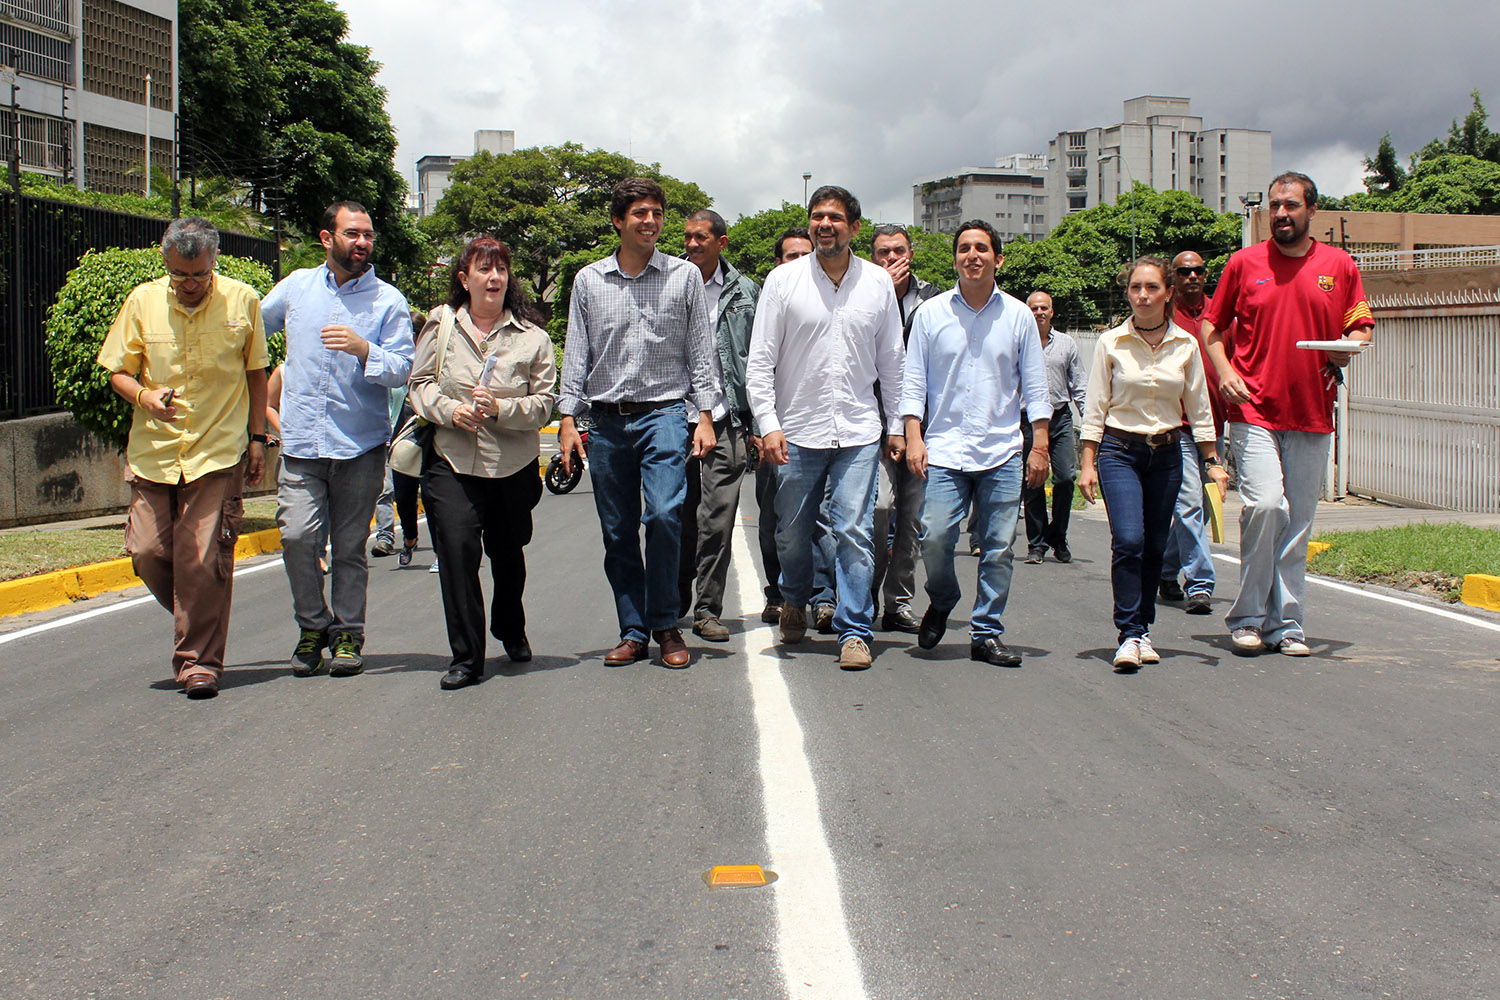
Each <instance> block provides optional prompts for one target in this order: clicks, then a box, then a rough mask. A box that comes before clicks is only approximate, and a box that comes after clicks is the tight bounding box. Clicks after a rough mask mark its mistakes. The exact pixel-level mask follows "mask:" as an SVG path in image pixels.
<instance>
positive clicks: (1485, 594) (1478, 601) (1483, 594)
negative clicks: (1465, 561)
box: [1458, 573, 1500, 611]
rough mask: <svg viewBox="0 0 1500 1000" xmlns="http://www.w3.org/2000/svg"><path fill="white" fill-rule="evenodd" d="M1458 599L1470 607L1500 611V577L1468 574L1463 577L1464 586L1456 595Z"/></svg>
mask: <svg viewBox="0 0 1500 1000" xmlns="http://www.w3.org/2000/svg"><path fill="white" fill-rule="evenodd" d="M1458 599H1459V600H1460V601H1463V602H1464V603H1465V604H1467V605H1469V606H1470V607H1475V608H1484V609H1485V610H1487V611H1500V576H1491V575H1490V574H1488V573H1470V574H1469V575H1468V576H1466V577H1464V586H1463V589H1462V590H1460V591H1459V593H1458Z"/></svg>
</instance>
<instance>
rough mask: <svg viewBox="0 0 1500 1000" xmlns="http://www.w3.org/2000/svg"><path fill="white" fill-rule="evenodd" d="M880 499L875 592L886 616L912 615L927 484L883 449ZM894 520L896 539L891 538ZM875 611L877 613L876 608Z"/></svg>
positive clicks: (904, 463) (876, 527) (877, 517)
mask: <svg viewBox="0 0 1500 1000" xmlns="http://www.w3.org/2000/svg"><path fill="white" fill-rule="evenodd" d="M880 467H881V468H882V469H884V470H885V474H884V475H883V476H882V477H881V479H882V482H881V484H880V494H879V498H878V499H877V500H876V502H875V589H877V590H880V591H881V592H882V595H881V596H882V597H883V598H884V601H885V613H886V614H892V613H893V612H896V611H908V612H909V611H911V598H912V594H913V593H915V592H916V589H917V551H918V548H919V547H920V544H921V537H922V497H923V495H924V493H925V492H926V489H927V481H926V480H925V479H923V478H922V477H921V476H917V475H913V474H912V471H911V469H909V468H907V466H906V462H905V461H904V460H903V461H900V462H893V461H891V459H890V457H889V456H888V455H886V453H885V450H884V449H883V448H882V449H881V452H880ZM893 520H894V523H895V526H896V532H895V534H896V537H895V539H894V540H891V541H889V545H890V548H889V549H887V548H886V545H887V540H888V539H890V538H891V535H890V531H891V524H892V521H893ZM877 610H879V609H878V608H877Z"/></svg>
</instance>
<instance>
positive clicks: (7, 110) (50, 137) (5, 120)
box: [0, 0, 178, 193]
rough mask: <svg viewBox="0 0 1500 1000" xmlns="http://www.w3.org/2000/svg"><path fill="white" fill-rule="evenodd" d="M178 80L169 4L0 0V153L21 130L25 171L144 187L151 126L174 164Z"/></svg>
mask: <svg viewBox="0 0 1500 1000" xmlns="http://www.w3.org/2000/svg"><path fill="white" fill-rule="evenodd" d="M148 74H149V76H150V77H151V81H150V94H151V97H150V106H149V108H148V107H147V98H146V93H147V82H146V77H147V75H148ZM177 74H178V68H177V2H176V0H134V2H133V3H129V4H127V3H121V2H119V0H0V151H3V155H4V156H5V157H6V159H7V160H8V159H9V158H10V156H11V155H12V149H11V144H12V142H14V141H16V137H17V135H18V131H19V146H20V160H21V167H22V169H24V170H29V171H34V172H37V173H43V174H49V175H51V176H53V177H56V178H58V179H59V180H63V181H66V182H68V183H71V184H76V185H77V186H78V187H80V188H84V187H86V188H88V189H90V190H95V191H105V192H111V193H121V192H127V191H129V192H137V191H142V190H144V185H145V178H144V177H143V171H142V169H141V168H142V167H143V166H144V161H145V158H146V131H147V129H148V127H149V130H150V134H151V163H152V165H153V166H156V167H161V168H164V169H166V170H169V171H170V170H171V168H172V164H173V161H174V157H175V153H176V124H177V123H176V119H177V114H176V113H177ZM7 90H8V92H7ZM18 119H19V120H18ZM148 122H149V125H148ZM132 170H134V173H131V171H132Z"/></svg>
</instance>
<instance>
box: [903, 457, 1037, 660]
mask: <svg viewBox="0 0 1500 1000" xmlns="http://www.w3.org/2000/svg"><path fill="white" fill-rule="evenodd" d="M1024 469H1025V454H1024V453H1020V454H1016V455H1012V456H1011V458H1010V460H1009V461H1008V462H1006V463H1005V464H1003V465H999V466H996V467H995V468H993V469H984V470H981V471H978V472H960V471H959V470H957V469H945V468H942V467H941V466H937V465H932V466H928V468H927V492H926V495H925V497H924V498H923V501H922V565H923V566H924V567H925V568H926V570H927V597H928V599H929V600H931V602H932V606H933V607H934V608H936V609H938V610H939V611H943V612H948V611H952V610H953V608H954V607H955V606H957V604H958V599H959V597H960V596H962V595H961V593H960V591H959V588H958V574H957V573H955V572H954V568H953V549H954V546H956V545H957V544H958V534H959V523H960V522H961V521H962V520H963V519H964V515H965V514H966V513H968V510H969V505H970V503H971V502H972V503H973V506H974V513H973V515H972V516H971V517H970V519H969V536H970V538H971V539H972V540H973V541H977V542H978V543H979V583H978V590H977V591H976V592H975V594H974V611H973V613H972V614H970V615H969V641H970V642H971V643H978V642H982V641H984V640H985V639H988V638H991V637H997V636H1000V635H1003V634H1004V633H1005V626H1004V625H1002V624H1000V618H1001V616H1002V615H1004V614H1005V602H1006V601H1008V600H1009V599H1010V578H1011V573H1012V571H1013V569H1014V556H1015V542H1016V514H1017V512H1018V511H1019V510H1020V507H1021V477H1022V474H1023V470H1024Z"/></svg>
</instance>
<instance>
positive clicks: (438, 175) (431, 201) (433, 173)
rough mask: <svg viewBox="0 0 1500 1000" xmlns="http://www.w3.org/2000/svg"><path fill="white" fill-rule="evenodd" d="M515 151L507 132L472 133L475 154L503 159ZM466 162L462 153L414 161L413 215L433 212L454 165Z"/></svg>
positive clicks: (513, 135) (512, 135)
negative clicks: (415, 173) (491, 154)
mask: <svg viewBox="0 0 1500 1000" xmlns="http://www.w3.org/2000/svg"><path fill="white" fill-rule="evenodd" d="M515 151H516V133H515V132H513V131H511V130H510V129H503V130H502V129H493V128H482V129H479V130H477V131H476V132H475V133H474V152H475V153H493V154H494V155H496V156H505V155H507V154H510V153H514V152H515ZM468 158H469V155H468V154H462V153H460V154H456V155H454V156H437V155H431V154H429V155H427V156H424V157H421V158H420V159H418V160H417V211H416V214H417V215H419V216H428V215H431V214H432V213H433V212H434V211H435V210H436V209H437V204H438V202H440V201H442V200H443V193H444V192H446V191H447V190H448V187H449V185H451V184H452V181H451V180H449V177H450V176H451V175H452V174H453V167H454V165H455V164H459V163H462V162H463V161H464V160H467V159H468Z"/></svg>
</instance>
